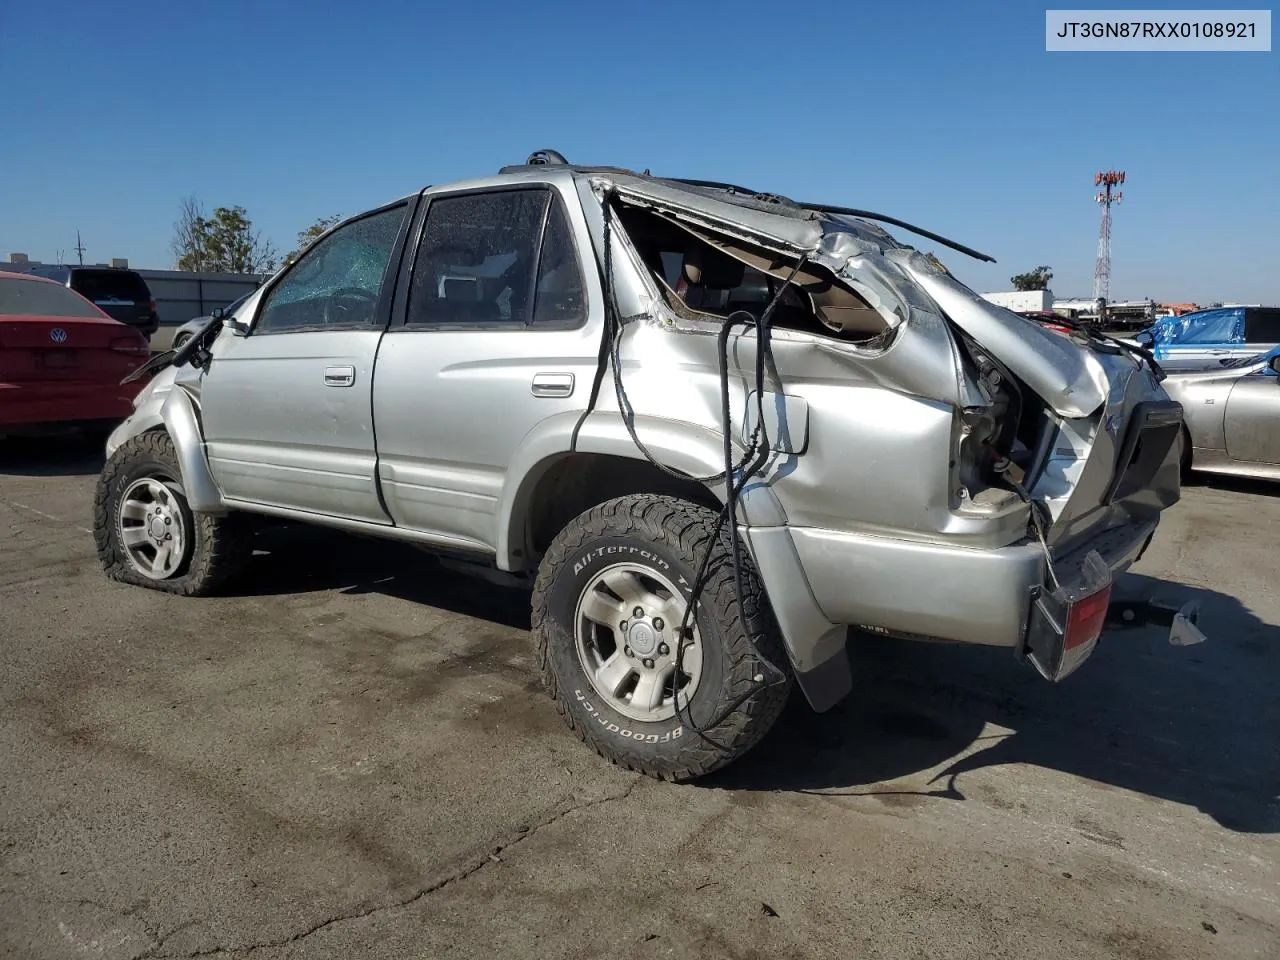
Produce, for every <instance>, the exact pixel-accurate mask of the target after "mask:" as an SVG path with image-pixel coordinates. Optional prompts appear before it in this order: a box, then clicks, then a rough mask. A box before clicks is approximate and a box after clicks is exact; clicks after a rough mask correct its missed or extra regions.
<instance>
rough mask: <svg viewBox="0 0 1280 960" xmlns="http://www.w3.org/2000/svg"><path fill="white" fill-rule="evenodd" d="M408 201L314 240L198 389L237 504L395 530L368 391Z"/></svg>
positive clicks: (217, 467) (216, 455)
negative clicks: (383, 489) (381, 485)
mask: <svg viewBox="0 0 1280 960" xmlns="http://www.w3.org/2000/svg"><path fill="white" fill-rule="evenodd" d="M407 215H408V204H407V203H405V202H401V203H398V204H393V205H392V206H390V207H384V208H382V209H381V210H377V211H374V212H373V213H370V214H367V215H365V216H363V217H360V218H359V219H355V220H351V221H348V222H347V223H345V224H343V225H342V226H340V227H338V228H337V229H335V230H334V231H333V232H332V233H330V234H328V235H327V236H326V237H324V238H323V239H321V240H319V241H317V242H316V243H314V244H312V245H311V246H310V247H308V248H307V250H306V251H305V252H304V253H303V254H302V256H301V257H299V259H298V261H297V262H296V263H294V264H293V266H291V267H290V268H289V269H288V270H286V271H285V272H284V273H282V274H281V275H280V276H279V278H278V279H277V280H276V281H275V282H274V283H273V285H272V286H271V288H270V289H269V290H267V291H266V292H265V293H264V294H263V296H262V299H261V300H260V301H259V303H258V304H257V305H256V310H255V316H254V319H253V324H252V327H251V329H250V332H249V334H248V335H247V336H235V335H234V334H233V332H232V331H229V330H224V332H223V334H222V335H221V336H220V337H219V338H218V341H217V343H216V344H215V348H214V351H213V352H214V360H213V363H212V364H211V366H210V368H209V370H208V372H207V374H206V375H205V377H204V379H203V382H202V384H201V388H200V398H201V409H202V416H203V420H204V432H205V440H206V443H207V448H208V451H209V466H210V469H211V471H212V472H213V476H214V479H216V480H217V482H218V485H219V487H220V488H221V490H222V492H223V494H224V495H225V496H226V497H228V498H230V499H233V500H240V501H244V502H247V503H254V504H262V505H267V506H275V507H281V508H288V509H292V510H302V511H307V512H310V513H317V514H323V515H326V516H336V517H344V518H348V519H354V520H364V521H369V522H374V523H389V522H390V518H389V517H388V516H387V513H386V511H385V510H383V508H382V504H381V501H380V499H379V496H378V489H377V481H376V479H375V464H376V452H375V447H374V433H373V413H372V410H371V408H370V396H371V389H372V382H373V364H374V357H375V356H376V354H377V350H378V341H379V340H380V339H381V337H382V332H383V329H384V327H385V325H386V320H387V316H388V312H389V309H390V292H391V291H390V289H389V287H390V286H391V284H389V283H388V282H387V279H386V278H387V277H388V276H394V275H395V271H396V270H397V269H398V266H399V263H398V256H397V251H399V250H400V249H401V247H402V244H403V234H404V232H405V230H406V221H407Z"/></svg>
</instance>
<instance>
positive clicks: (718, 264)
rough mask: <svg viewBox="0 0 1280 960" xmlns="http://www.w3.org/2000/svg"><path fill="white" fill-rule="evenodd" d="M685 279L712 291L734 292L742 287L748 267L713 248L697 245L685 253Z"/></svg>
mask: <svg viewBox="0 0 1280 960" xmlns="http://www.w3.org/2000/svg"><path fill="white" fill-rule="evenodd" d="M683 269H684V278H685V280H687V281H688V282H689V283H691V284H695V285H698V286H703V287H707V288H709V289H711V290H732V289H733V288H734V287H740V286H742V278H743V276H744V275H745V274H746V270H747V265H746V264H745V263H743V262H742V261H741V260H737V259H735V258H734V257H731V256H729V255H728V254H726V253H721V252H720V251H719V250H716V249H714V248H713V247H704V246H702V245H700V244H699V245H696V246H693V247H690V248H689V249H688V250H686V251H685V255H684V266H683Z"/></svg>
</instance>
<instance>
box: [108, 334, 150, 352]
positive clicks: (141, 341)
mask: <svg viewBox="0 0 1280 960" xmlns="http://www.w3.org/2000/svg"><path fill="white" fill-rule="evenodd" d="M107 346H108V347H109V348H110V349H111V350H114V351H115V352H116V353H127V354H129V355H130V356H134V357H149V356H151V345H150V344H149V343H147V341H146V338H145V337H143V336H142V335H141V334H135V335H134V336H132V337H114V338H112V340H111V342H110V343H109V344H107Z"/></svg>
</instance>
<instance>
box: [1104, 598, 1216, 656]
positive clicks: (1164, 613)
mask: <svg viewBox="0 0 1280 960" xmlns="http://www.w3.org/2000/svg"><path fill="white" fill-rule="evenodd" d="M1199 623H1200V604H1199V603H1198V602H1197V601H1195V600H1192V601H1190V602H1188V603H1184V604H1183V605H1182V606H1180V607H1174V606H1172V605H1171V604H1167V603H1163V602H1161V601H1159V600H1112V601H1111V605H1110V606H1108V607H1107V625H1108V626H1111V627H1115V628H1125V627H1145V626H1157V627H1168V628H1169V643H1170V645H1172V646H1175V647H1190V646H1192V645H1194V644H1197V643H1201V642H1203V641H1204V639H1205V636H1204V634H1203V633H1201V632H1200V627H1199Z"/></svg>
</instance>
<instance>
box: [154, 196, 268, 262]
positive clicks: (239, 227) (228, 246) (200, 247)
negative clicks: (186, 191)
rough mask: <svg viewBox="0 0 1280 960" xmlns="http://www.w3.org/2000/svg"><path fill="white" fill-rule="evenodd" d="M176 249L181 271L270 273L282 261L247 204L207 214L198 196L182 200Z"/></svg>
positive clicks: (174, 247)
mask: <svg viewBox="0 0 1280 960" xmlns="http://www.w3.org/2000/svg"><path fill="white" fill-rule="evenodd" d="M172 249H173V252H174V255H175V256H176V257H177V266H178V269H179V270H207V271H211V272H216V273H270V272H271V271H272V270H274V269H275V266H276V262H277V260H278V256H277V252H276V249H275V247H273V246H272V245H271V242H270V241H269V240H266V239H264V238H263V236H262V233H261V231H258V230H254V228H253V221H252V220H250V219H249V217H248V215H247V214H246V213H245V209H244V207H238V206H237V207H215V208H214V211H213V216H205V212H204V206H203V205H202V204H201V203H200V201H199V200H198V199H196V198H195V197H194V196H192V197H188V198H187V199H185V200H183V201H182V206H181V213H180V215H179V219H178V222H177V223H176V224H175V225H174V238H173V243H172Z"/></svg>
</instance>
